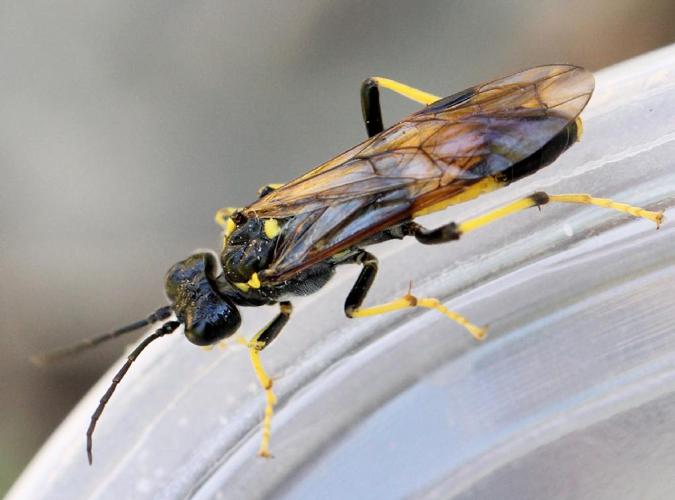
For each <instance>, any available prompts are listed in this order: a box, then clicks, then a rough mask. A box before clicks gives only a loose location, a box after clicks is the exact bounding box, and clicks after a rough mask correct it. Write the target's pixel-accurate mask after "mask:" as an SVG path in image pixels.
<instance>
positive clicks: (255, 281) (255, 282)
mask: <svg viewBox="0 0 675 500" xmlns="http://www.w3.org/2000/svg"><path fill="white" fill-rule="evenodd" d="M247 284H248V286H250V287H251V288H260V278H258V273H253V275H252V276H251V279H250V280H248V283H247Z"/></svg>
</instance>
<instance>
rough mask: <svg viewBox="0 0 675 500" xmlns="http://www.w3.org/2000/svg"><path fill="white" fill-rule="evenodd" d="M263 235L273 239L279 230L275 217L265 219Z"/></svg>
mask: <svg viewBox="0 0 675 500" xmlns="http://www.w3.org/2000/svg"><path fill="white" fill-rule="evenodd" d="M264 229H265V236H267V237H268V238H269V239H270V240H273V239H274V238H276V237H277V235H278V234H279V233H280V232H281V228H280V227H279V222H278V221H277V220H276V219H266V220H265V224H264Z"/></svg>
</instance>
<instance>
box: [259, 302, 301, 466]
mask: <svg viewBox="0 0 675 500" xmlns="http://www.w3.org/2000/svg"><path fill="white" fill-rule="evenodd" d="M279 307H280V309H281V310H280V312H279V314H278V315H277V316H276V318H274V319H273V320H272V321H270V322H269V323H268V324H267V326H265V327H264V328H263V329H262V330H260V331H259V332H258V333H257V334H256V335H255V337H253V338H252V339H251V341H250V342H248V352H249V355H250V357H251V363H252V364H253V370H254V371H255V374H256V377H258V382H259V383H260V385H261V386H262V388H263V389H264V390H265V418H264V420H263V426H262V441H261V443H260V449H259V450H258V455H260V456H261V457H271V456H272V455H271V453H270V435H271V430H272V415H274V405H276V403H277V397H276V396H275V395H274V392H273V391H272V385H273V381H272V378H271V377H270V376H269V375H268V374H267V372H266V371H265V368H263V365H262V362H261V361H260V351H262V350H263V349H264V348H265V347H267V346H268V345H269V344H270V342H272V341H273V340H274V339H275V338H276V337H277V335H279V332H281V330H282V328H283V327H284V326H285V325H286V323H288V319H289V318H290V316H291V312H292V311H293V306H292V305H291V303H290V302H280V303H279Z"/></svg>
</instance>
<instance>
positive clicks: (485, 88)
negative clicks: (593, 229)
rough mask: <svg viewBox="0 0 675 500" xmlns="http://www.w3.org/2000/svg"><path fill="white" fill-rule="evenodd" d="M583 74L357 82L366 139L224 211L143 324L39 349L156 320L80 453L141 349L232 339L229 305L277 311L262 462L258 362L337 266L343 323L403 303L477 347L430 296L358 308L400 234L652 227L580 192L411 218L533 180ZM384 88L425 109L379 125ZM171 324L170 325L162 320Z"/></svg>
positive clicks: (586, 92)
mask: <svg viewBox="0 0 675 500" xmlns="http://www.w3.org/2000/svg"><path fill="white" fill-rule="evenodd" d="M593 86H594V83H593V76H592V75H591V73H589V72H588V71H586V70H584V69H582V68H579V67H576V66H569V65H550V66H539V67H535V68H531V69H528V70H525V71H522V72H520V73H516V74H514V75H511V76H508V77H505V78H501V79H499V80H495V81H493V82H489V83H485V84H482V85H478V86H475V87H472V88H470V89H467V90H464V91H462V92H459V93H457V94H454V95H451V96H450V97H445V98H439V97H437V96H434V95H431V94H429V93H426V92H423V91H420V90H417V89H414V88H412V87H408V86H406V85H403V84H401V83H398V82H396V81H393V80H389V79H386V78H379V77H375V78H370V79H368V80H366V81H365V82H364V83H363V84H362V87H361V103H362V109H363V116H364V120H365V124H366V129H367V132H368V136H369V137H368V139H366V140H365V141H364V142H362V143H361V144H359V145H358V146H355V147H353V148H351V149H349V150H348V151H346V152H344V153H342V154H341V155H339V156H337V157H336V158H334V159H332V160H330V161H328V162H326V163H324V164H323V165H320V166H319V167H317V168H315V169H313V170H311V171H309V172H308V173H306V174H305V175H303V176H301V177H299V178H297V179H295V180H293V181H291V182H289V183H287V184H282V185H267V186H265V187H264V188H262V189H261V190H260V192H259V198H258V199H257V200H256V201H254V202H253V203H251V204H250V205H248V206H247V207H244V208H239V209H231V208H226V209H221V210H220V211H218V213H217V214H216V221H217V222H218V223H219V224H220V225H221V226H222V227H223V229H224V240H223V249H222V251H221V254H220V259H218V258H217V257H216V256H215V255H214V254H212V253H198V254H195V255H192V256H190V257H188V258H187V259H185V260H183V261H181V262H179V263H177V264H176V265H174V266H173V267H172V268H171V269H170V270H169V272H168V274H167V277H166V285H165V286H166V294H167V297H168V299H169V302H170V305H169V306H166V307H163V308H161V309H159V310H157V311H156V312H155V313H153V314H152V315H150V316H149V317H148V318H147V319H146V320H142V321H139V322H137V323H134V324H132V325H129V326H127V327H124V328H122V329H119V330H116V331H114V332H111V333H108V334H106V335H103V336H100V337H96V338H94V339H91V340H87V341H84V342H82V343H80V344H77V345H76V346H74V347H71V348H68V349H63V350H60V351H55V352H54V353H51V354H47V355H45V356H43V357H41V358H39V361H47V360H51V359H54V358H58V357H62V356H64V355H68V354H72V353H73V352H78V351H80V350H83V349H85V348H87V347H89V346H91V345H95V344H98V343H100V342H102V341H104V340H107V339H110V338H113V337H117V336H119V335H121V334H123V333H126V332H129V331H132V330H135V329H137V328H140V327H142V326H145V325H148V324H151V323H154V322H156V321H163V320H168V321H166V322H165V323H164V324H163V325H162V326H161V327H160V328H159V329H158V330H156V331H155V332H154V333H152V334H151V335H150V336H149V337H147V338H146V339H145V340H143V342H141V344H140V345H139V346H138V347H137V348H136V349H135V350H134V351H133V352H132V353H131V354H130V355H129V357H128V360H127V361H126V363H125V364H124V365H123V367H122V368H121V369H120V371H119V372H118V374H117V375H116V376H115V378H114V380H113V382H112V384H111V386H110V387H109V389H108V391H107V392H106V393H105V395H104V396H103V397H102V398H101V402H100V404H99V406H98V407H97V409H96V411H95V412H94V414H93V415H92V417H91V423H90V426H89V429H88V430H87V453H88V457H89V461H90V463H91V438H92V434H93V431H94V428H95V426H96V423H97V421H98V419H99V417H100V415H101V413H102V411H103V408H104V407H105V405H106V404H107V402H108V400H109V399H110V397H111V396H112V393H113V392H114V390H115V388H116V387H117V384H118V383H119V382H120V380H121V379H122V377H123V376H124V374H125V373H126V372H127V370H128V369H129V367H130V365H131V363H133V361H134V360H135V359H136V357H137V356H138V355H139V354H140V352H141V351H142V350H143V349H144V348H145V347H146V346H147V345H148V344H150V343H151V342H152V341H154V340H155V339H157V338H159V337H162V336H164V335H166V334H170V333H172V332H174V331H175V330H177V329H178V328H179V326H181V325H182V326H183V327H184V331H185V335H186V337H187V338H188V340H190V341H191V342H193V343H195V344H197V345H202V346H207V345H212V344H215V343H218V342H219V341H221V340H223V339H225V338H227V337H230V336H232V335H233V334H234V333H235V332H236V331H237V329H238V328H239V325H240V323H241V319H240V316H239V312H238V310H237V306H262V305H272V304H279V307H280V311H279V313H278V315H277V316H276V317H275V318H274V319H273V320H272V321H271V322H270V323H269V324H268V325H267V326H266V327H265V328H263V329H262V330H261V331H260V332H259V333H258V334H256V335H255V336H254V337H253V338H252V339H251V340H250V341H248V342H246V344H247V346H248V350H249V353H250V356H251V360H252V363H253V367H254V369H255V373H256V375H257V377H258V380H259V382H260V384H261V385H262V387H263V388H264V390H265V393H266V408H265V417H264V422H263V429H262V443H261V446H260V451H259V453H260V455H263V456H268V455H269V453H270V452H269V440H270V427H271V418H272V413H273V407H274V405H275V403H276V398H275V396H274V393H273V392H272V380H271V379H270V377H269V376H268V375H267V374H266V372H265V370H264V369H263V366H262V364H261V361H260V351H262V350H263V349H264V348H265V347H267V346H268V345H269V344H270V343H271V342H272V341H273V340H274V339H275V338H276V337H277V336H278V335H279V333H280V332H281V330H282V328H283V327H284V325H285V324H286V323H287V321H288V319H289V317H290V315H291V311H292V306H291V303H290V302H289V299H290V298H291V297H292V296H297V295H306V294H311V293H314V292H316V291H317V290H319V289H320V288H321V287H322V286H324V285H325V284H326V283H327V282H328V280H329V279H330V278H331V276H332V275H333V273H334V272H335V268H336V267H337V266H339V265H342V264H358V265H360V266H362V270H361V273H360V275H359V277H358V278H357V280H356V283H355V284H354V285H353V287H352V289H351V291H350V292H349V294H348V295H347V298H346V301H345V304H344V311H345V314H346V315H347V316H348V317H350V318H354V317H362V316H371V315H376V314H382V313H386V312H390V311H396V310H399V309H403V308H407V307H425V308H431V309H435V310H437V311H439V312H441V313H443V314H445V315H446V316H448V317H449V318H450V319H452V320H453V321H455V322H457V323H459V324H460V325H462V326H463V327H465V328H466V329H467V330H468V331H469V332H470V333H471V334H472V335H473V336H474V337H475V338H477V339H482V338H483V337H484V335H485V331H484V329H482V328H480V327H478V326H475V325H474V324H472V323H470V322H469V321H468V320H467V319H466V318H464V317H463V316H461V315H460V314H458V313H456V312H454V311H450V310H449V309H447V308H446V307H445V306H444V305H443V304H441V303H440V302H439V301H438V300H436V299H433V298H426V297H415V296H413V295H411V294H410V293H408V294H406V295H405V296H403V297H402V298H399V299H396V300H393V301H391V302H388V303H386V304H381V305H376V306H371V307H365V308H364V307H362V304H363V302H364V300H365V298H366V295H367V293H368V290H369V289H370V287H371V285H372V283H373V281H374V279H375V274H376V273H377V259H376V258H375V256H373V255H372V254H371V253H369V252H367V251H366V250H364V249H363V247H366V246H368V245H372V244H375V243H379V242H383V241H386V240H391V239H402V238H405V237H408V236H412V237H414V238H416V239H417V240H418V241H419V242H420V243H423V244H437V243H445V242H448V241H453V240H457V239H459V238H460V237H462V236H463V235H465V234H466V233H468V232H470V231H473V230H475V229H478V228H480V227H482V226H485V225H486V224H489V223H492V222H495V221H497V220H499V219H501V218H503V217H506V216H507V215H511V214H513V213H515V212H518V211H520V210H523V209H525V208H528V207H533V206H538V207H540V206H542V205H545V204H547V203H550V202H565V203H581V204H591V205H597V206H600V207H605V208H610V209H614V210H618V211H620V212H625V213H628V214H630V215H633V216H636V217H643V218H646V219H649V220H651V221H653V222H655V223H656V224H657V227H658V224H660V223H661V220H662V218H663V214H662V212H653V211H648V210H644V209H642V208H639V207H633V206H630V205H626V204H623V203H616V202H614V201H612V200H609V199H603V198H594V197H591V196H589V195H587V194H557V195H552V194H546V193H543V192H539V193H534V194H532V195H531V196H528V197H526V198H523V199H519V200H517V201H514V202H512V203H509V204H507V205H505V206H503V207H501V208H498V209H496V210H494V211H491V212H489V213H486V214H484V215H481V216H478V217H475V218H473V219H469V220H466V221H464V222H450V223H448V224H445V225H443V226H440V227H437V228H433V229H427V228H425V227H423V226H421V225H420V224H418V223H417V222H415V220H414V219H415V218H416V217H418V216H420V215H424V214H428V213H430V212H434V211H437V210H441V209H443V208H445V207H447V206H449V205H454V204H458V203H462V202H465V201H467V200H470V199H473V198H475V197H477V196H479V195H481V194H482V193H486V192H489V191H493V190H495V189H498V188H500V187H503V186H506V185H508V184H510V183H512V182H515V181H517V180H518V179H521V178H522V177H525V176H527V175H530V174H533V173H534V172H536V171H537V170H539V169H540V168H542V167H544V166H546V165H549V164H550V163H552V162H553V161H554V160H555V159H556V158H557V157H558V156H559V155H560V154H562V153H563V152H564V151H565V150H566V149H567V148H569V147H570V146H571V145H572V144H573V143H574V142H576V141H577V140H578V139H579V137H580V135H581V119H580V118H579V114H580V113H581V111H582V110H583V109H584V107H585V106H586V104H587V103H588V101H589V99H590V98H591V94H592V92H593ZM380 87H383V88H387V89H390V90H393V91H395V92H397V93H399V94H402V95H403V96H405V97H408V98H410V99H412V100H414V101H417V102H419V103H421V104H423V105H424V106H425V107H424V108H422V109H421V110H420V111H418V112H416V113H413V114H412V115H410V116H408V117H407V118H405V119H403V120H402V121H400V122H398V123H396V124H395V125H393V126H392V127H390V128H388V129H386V130H384V127H383V125H382V115H381V111H380V103H379V88H380ZM172 315H175V319H173V320H169V318H170V317H171V316H172Z"/></svg>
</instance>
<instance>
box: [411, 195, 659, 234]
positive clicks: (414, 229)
mask: <svg viewBox="0 0 675 500" xmlns="http://www.w3.org/2000/svg"><path fill="white" fill-rule="evenodd" d="M552 202H558V203H577V204H582V205H595V206H597V207H602V208H609V209H611V210H616V211H618V212H623V213H626V214H629V215H632V216H634V217H641V218H644V219H647V220H650V221H652V222H654V223H655V224H656V228H657V229H658V228H659V226H660V224H661V223H662V222H663V211H659V212H654V211H650V210H645V209H644V208H640V207H635V206H633V205H628V204H626V203H618V202H615V201H613V200H610V199H608V198H595V197H593V196H590V195H588V194H557V195H556V194H551V195H549V194H547V193H544V192H538V193H534V194H532V195H530V196H528V197H526V198H522V199H520V200H516V201H514V202H511V203H508V204H506V205H503V206H501V207H499V208H497V209H495V210H492V211H490V212H488V213H486V214H483V215H479V216H478V217H474V218H472V219H467V220H466V221H464V222H460V223H457V222H450V223H449V224H445V225H443V226H440V227H437V228H435V229H427V228H424V227H422V226H420V225H419V224H417V223H414V222H413V223H411V224H409V225H408V226H407V227H406V230H407V232H408V234H410V235H412V236H414V237H415V238H416V239H417V241H419V242H420V243H424V244H425V245H434V244H437V243H445V242H448V241H454V240H458V239H459V238H460V237H461V236H462V235H464V234H466V233H468V232H470V231H474V230H475V229H478V228H481V227H483V226H486V225H487V224H490V223H492V222H496V221H498V220H500V219H503V218H504V217H507V216H509V215H511V214H514V213H516V212H520V211H521V210H525V209H526V208H530V207H541V206H542V205H546V204H548V203H552Z"/></svg>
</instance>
